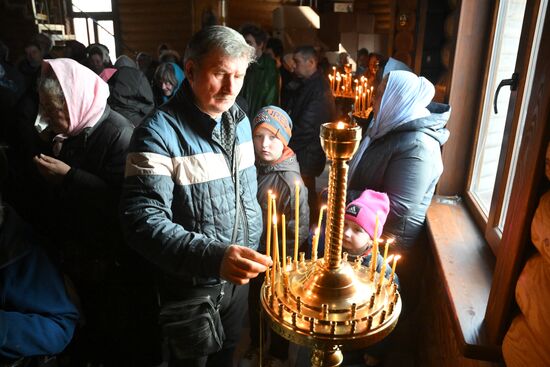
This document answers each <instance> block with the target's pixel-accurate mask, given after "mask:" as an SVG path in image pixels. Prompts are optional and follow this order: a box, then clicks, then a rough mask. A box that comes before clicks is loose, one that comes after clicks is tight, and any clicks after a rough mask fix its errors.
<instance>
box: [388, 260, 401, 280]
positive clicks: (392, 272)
mask: <svg viewBox="0 0 550 367" xmlns="http://www.w3.org/2000/svg"><path fill="white" fill-rule="evenodd" d="M399 259H401V255H396V256H394V257H393V263H392V267H391V275H390V281H393V278H394V277H395V268H396V267H397V260H399Z"/></svg>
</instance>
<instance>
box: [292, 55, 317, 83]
mask: <svg viewBox="0 0 550 367" xmlns="http://www.w3.org/2000/svg"><path fill="white" fill-rule="evenodd" d="M293 59H294V63H295V64H296V66H295V68H294V73H295V74H296V76H297V77H298V78H309V77H310V76H311V74H313V72H312V68H313V60H311V59H306V58H305V57H304V55H302V54H301V53H295V54H294V57H293ZM313 71H314V70H313Z"/></svg>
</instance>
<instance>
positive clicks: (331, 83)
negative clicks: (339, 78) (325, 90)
mask: <svg viewBox="0 0 550 367" xmlns="http://www.w3.org/2000/svg"><path fill="white" fill-rule="evenodd" d="M328 80H329V81H330V89H332V90H333V91H334V78H333V77H332V75H329V76H328Z"/></svg>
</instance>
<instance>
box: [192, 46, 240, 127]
mask: <svg viewBox="0 0 550 367" xmlns="http://www.w3.org/2000/svg"><path fill="white" fill-rule="evenodd" d="M247 68H248V59H247V58H246V57H231V56H227V55H225V54H224V53H223V52H221V51H220V50H213V51H210V53H209V54H208V55H207V56H206V57H205V58H204V59H203V60H202V61H201V63H200V65H199V64H198V63H197V62H196V61H194V60H188V61H187V62H186V63H185V75H186V76H187V79H188V80H189V84H190V85H191V89H193V94H194V95H195V103H196V104H197V106H198V107H199V108H200V109H201V111H203V112H204V113H206V114H208V115H210V117H213V118H217V117H219V116H220V115H221V114H222V113H223V112H225V111H227V110H228V109H229V108H230V107H231V106H232V105H233V104H234V103H235V98H237V95H238V94H239V92H240V91H241V88H242V86H243V82H244V76H245V74H246V69H247Z"/></svg>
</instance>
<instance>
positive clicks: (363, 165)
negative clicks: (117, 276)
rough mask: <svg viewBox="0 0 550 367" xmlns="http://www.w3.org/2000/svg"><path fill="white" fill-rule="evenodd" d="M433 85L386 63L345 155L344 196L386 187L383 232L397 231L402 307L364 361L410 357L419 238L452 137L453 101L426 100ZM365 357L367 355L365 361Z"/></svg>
mask: <svg viewBox="0 0 550 367" xmlns="http://www.w3.org/2000/svg"><path fill="white" fill-rule="evenodd" d="M433 97H434V86H433V85H432V83H430V82H429V81H428V80H427V79H425V78H423V77H418V76H416V75H415V74H413V73H411V72H409V71H403V70H398V71H391V72H389V74H387V75H386V76H385V77H384V79H383V80H382V81H381V83H380V84H379V86H378V89H377V93H376V97H375V100H374V106H373V109H374V119H373V121H372V124H371V125H370V126H369V128H368V129H367V132H366V134H365V137H364V138H363V141H362V142H361V145H360V146H359V149H358V151H357V153H356V154H355V156H354V158H353V159H352V161H351V162H350V172H349V176H348V177H349V180H348V182H349V184H348V197H347V199H348V201H351V200H354V199H355V198H356V197H358V196H359V195H360V194H361V193H362V192H363V191H364V190H365V189H371V190H376V191H380V192H385V193H387V194H388V196H389V198H390V213H389V215H388V217H387V220H386V223H385V225H384V237H385V238H387V237H393V238H395V244H394V245H392V246H391V249H390V251H391V253H393V254H401V255H403V256H402V257H403V258H402V259H401V260H400V261H399V267H398V269H397V272H398V273H399V282H400V293H401V296H402V299H403V311H402V312H401V316H400V320H399V323H398V325H397V330H396V331H395V332H394V333H393V335H392V337H391V338H390V339H386V340H387V342H386V343H384V344H379V345H376V346H373V347H371V348H369V349H368V350H367V351H366V352H367V354H365V355H364V358H365V361H367V360H368V361H370V362H373V361H379V360H380V359H381V358H382V359H385V360H386V363H387V364H388V365H402V364H403V363H407V362H404V361H412V360H413V355H414V352H413V350H414V345H415V344H414V336H415V335H416V333H415V331H416V330H417V326H416V325H417V320H416V318H415V317H414V315H415V313H414V312H413V310H414V309H415V308H416V307H417V305H418V299H419V294H420V291H421V288H420V285H421V284H422V279H423V276H424V275H423V273H422V270H423V269H425V268H426V266H425V264H426V260H427V254H428V251H427V246H426V245H427V244H426V243H424V242H423V241H422V240H421V238H422V237H421V234H422V229H423V226H424V220H425V217H426V211H427V210H428V206H429V205H430V202H431V200H432V196H433V194H434V190H435V185H436V184H437V181H438V180H439V176H441V173H442V172H443V162H442V160H441V145H443V144H444V143H445V142H446V141H447V139H448V138H449V131H448V130H447V129H446V128H445V124H446V123H447V120H448V119H449V116H450V112H451V108H450V107H449V106H448V105H444V104H439V103H433V102H431V101H432V99H433ZM370 362H369V363H370Z"/></svg>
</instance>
